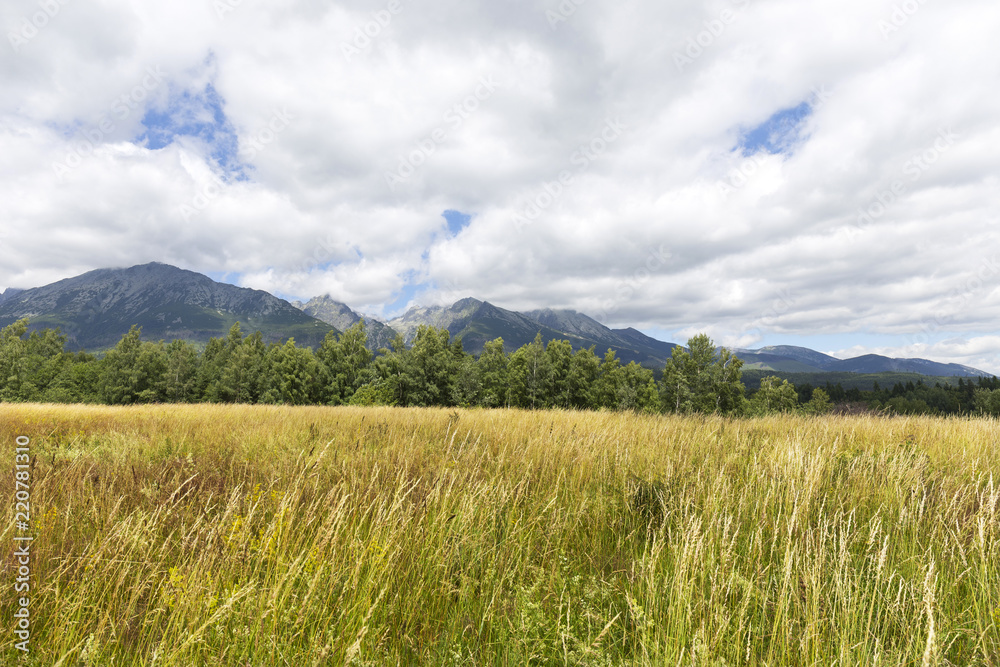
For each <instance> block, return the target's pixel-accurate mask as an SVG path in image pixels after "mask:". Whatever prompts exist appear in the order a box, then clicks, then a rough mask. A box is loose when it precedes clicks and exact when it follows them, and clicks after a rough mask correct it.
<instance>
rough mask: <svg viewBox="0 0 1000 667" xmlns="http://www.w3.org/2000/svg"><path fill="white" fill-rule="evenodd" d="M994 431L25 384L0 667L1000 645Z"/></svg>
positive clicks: (696, 660) (971, 423)
mask: <svg viewBox="0 0 1000 667" xmlns="http://www.w3.org/2000/svg"><path fill="white" fill-rule="evenodd" d="M998 426H1000V425H998V422H996V421H989V420H959V419H951V420H944V419H930V418H910V419H902V418H900V419H877V418H871V417H827V418H805V417H773V418H762V419H756V420H742V421H740V420H728V419H723V418H713V417H709V418H679V417H653V416H637V415H632V414H613V413H574V412H534V413H533V412H520V411H502V410H500V411H449V410H429V409H393V408H384V409H382V408H364V409H362V408H282V407H226V406H208V405H199V406H155V407H136V408H108V407H81V406H72V407H67V406H36V405H2V406H0V436H2V438H3V442H4V443H5V445H4V447H5V448H4V450H3V451H4V452H6V453H5V454H4V456H6V457H7V461H6V462H5V463H4V470H6V471H7V472H6V473H5V474H4V475H3V477H2V479H0V491H2V493H3V497H4V498H6V499H9V502H8V506H7V508H6V509H7V521H6V522H5V523H4V527H3V530H2V536H0V549H2V552H0V553H3V561H2V562H3V563H4V567H3V572H2V576H0V589H2V591H3V593H2V594H0V610H2V617H3V619H4V622H5V623H7V624H8V627H7V628H4V629H3V644H2V648H0V664H4V665H14V664H35V665H45V666H47V667H48V666H51V665H73V666H76V665H101V666H105V665H154V664H155V665H184V666H187V665H220V666H221V665H226V666H230V665H290V666H293V667H298V666H300V665H344V664H349V665H380V666H381V665H397V664H400V665H412V664H426V665H532V664H534V665H618V664H626V665H676V664H682V665H689V664H691V665H831V664H838V665H873V664H879V665H937V664H955V665H1000V507H998V505H1000V502H998V501H1000V445H998V443H997V437H998V435H1000V428H998ZM20 435H24V436H28V437H30V438H31V445H30V448H31V452H32V454H33V456H34V458H33V462H34V463H33V467H32V470H31V481H30V486H31V490H30V494H31V501H30V502H31V524H32V528H31V532H32V534H33V535H35V536H36V539H35V541H34V542H33V544H32V552H33V561H32V564H31V584H32V591H31V604H30V609H31V613H32V634H31V648H32V652H31V654H30V656H31V657H30V659H29V660H27V661H20V660H19V659H18V657H19V651H17V650H16V649H15V648H14V647H13V644H14V641H16V640H15V639H13V638H12V637H13V634H12V631H13V627H14V624H13V620H12V616H13V613H14V611H15V609H16V607H15V605H16V604H17V603H16V598H17V596H16V594H15V593H14V592H13V591H14V585H15V577H16V570H17V565H16V561H15V558H14V556H13V551H14V548H15V547H14V544H15V543H14V541H13V538H14V536H15V535H17V534H18V532H17V530H16V529H15V525H14V514H15V508H14V491H15V486H14V447H15V444H14V443H15V437H16V436H20Z"/></svg>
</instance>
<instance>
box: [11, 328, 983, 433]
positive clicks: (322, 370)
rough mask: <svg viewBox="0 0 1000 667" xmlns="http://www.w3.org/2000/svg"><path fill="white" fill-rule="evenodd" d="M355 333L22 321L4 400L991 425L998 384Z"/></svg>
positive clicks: (432, 333) (711, 350)
mask: <svg viewBox="0 0 1000 667" xmlns="http://www.w3.org/2000/svg"><path fill="white" fill-rule="evenodd" d="M365 340H366V338H365V329H364V323H363V322H359V323H358V324H356V325H355V326H353V327H351V328H350V329H348V330H347V331H345V332H343V333H342V334H340V335H334V334H332V333H331V334H328V335H327V336H326V338H325V339H324V340H323V342H322V343H321V344H320V345H319V346H318V347H317V348H316V349H315V350H313V349H311V348H309V347H304V346H299V345H296V343H295V340H294V339H289V340H287V341H286V342H284V343H265V342H264V340H263V337H262V335H261V334H260V332H255V333H253V334H249V335H244V334H243V331H242V329H241V327H240V325H239V324H238V323H237V324H235V325H234V326H233V327H232V329H230V331H229V333H228V335H227V336H226V337H224V338H212V339H211V340H210V341H209V342H208V344H207V345H206V346H205V347H204V349H199V348H198V347H196V346H195V345H194V344H192V343H190V342H187V341H184V340H173V341H171V342H169V343H167V342H164V341H158V342H152V341H144V340H142V332H141V329H140V328H138V327H132V329H131V330H130V331H129V332H128V333H127V334H125V335H124V336H123V337H122V338H121V340H120V341H119V342H118V344H117V345H116V346H115V347H114V348H113V349H111V350H108V351H107V352H106V353H105V354H103V355H95V354H89V353H86V352H72V351H69V350H68V349H67V336H66V335H64V334H62V333H61V332H60V331H59V330H58V329H42V330H40V331H33V332H31V333H30V334H29V333H28V320H27V319H23V320H19V321H18V322H15V323H14V324H12V325H10V326H8V327H6V328H4V329H2V330H0V401H7V402H48V403H101V404H107V405H131V404H149V403H202V402H207V403H241V404H256V403H261V404H284V405H395V406H425V407H426V406H441V407H485V408H499V407H514V408H527V409H546V408H561V409H575V410H600V409H607V410H634V411H639V412H646V413H658V412H670V413H681V414H692V413H694V414H698V413H701V414H708V413H719V414H726V415H734V416H738V415H760V414H767V413H774V412H803V413H807V414H821V413H825V412H830V411H833V410H837V411H842V412H843V411H854V412H857V411H875V412H885V413H894V414H942V415H948V414H987V415H994V416H995V415H1000V380H997V378H995V377H994V378H979V379H978V381H976V382H974V381H972V380H969V381H964V380H962V379H960V380H959V381H958V384H957V385H952V384H950V383H944V384H942V383H940V382H937V383H935V384H934V386H930V385H928V384H925V383H924V382H923V381H922V380H918V381H917V382H916V383H913V382H908V383H907V384H905V385H904V384H903V383H896V384H895V386H893V387H892V388H889V387H885V388H883V387H880V386H879V385H878V383H875V386H874V387H873V388H872V390H870V391H864V390H860V389H857V388H851V389H847V390H845V389H844V388H843V387H842V386H841V385H840V384H830V383H827V384H826V386H824V387H815V388H814V387H812V386H810V385H808V384H802V385H800V386H798V387H796V386H795V385H793V384H791V383H789V382H788V381H787V380H782V379H780V378H779V377H777V376H767V377H764V378H763V379H761V381H760V386H759V388H757V389H755V390H754V391H752V392H748V391H747V389H746V387H745V385H744V383H743V382H742V379H741V375H742V366H743V362H742V361H741V360H740V359H739V358H737V357H736V356H735V355H733V354H732V353H731V352H730V351H729V350H727V349H726V348H717V347H716V346H715V344H714V343H713V342H712V340H711V339H710V338H709V337H708V336H707V335H705V334H699V335H697V336H694V337H693V338H691V339H690V340H688V342H687V346H686V348H681V347H678V348H676V349H675V350H674V353H673V357H672V358H671V359H669V360H668V361H667V363H666V365H665V366H664V368H663V369H657V371H656V372H654V370H652V369H649V368H646V367H643V366H640V365H638V364H636V363H635V362H630V363H628V364H622V363H621V361H620V360H619V359H618V358H617V357H616V356H615V353H614V352H613V351H612V350H608V351H607V352H606V353H605V354H604V355H603V356H599V355H598V354H597V353H596V352H595V351H594V348H593V347H591V348H584V349H577V350H574V349H573V347H572V345H571V343H570V342H569V341H567V340H551V341H549V342H548V343H543V341H542V339H541V336H537V337H536V338H535V340H534V341H533V342H532V343H529V344H526V345H523V346H522V347H520V348H518V349H517V350H514V351H513V352H509V353H508V352H507V351H505V348H504V342H503V339H501V338H497V339H495V340H493V341H490V342H489V343H487V344H486V345H485V347H484V349H483V351H482V353H481V354H480V355H479V356H478V357H476V356H474V355H471V354H469V353H467V352H466V351H465V350H464V349H463V348H462V342H461V340H451V337H450V335H449V333H448V331H447V330H445V329H438V328H435V327H431V326H421V327H420V328H419V329H418V331H417V333H416V335H415V337H414V339H413V341H412V344H410V345H407V344H405V343H404V341H403V339H402V337H401V336H397V337H396V339H395V340H394V341H393V343H392V346H391V347H390V348H384V349H381V350H378V351H372V350H369V349H368V348H367V347H366V345H365Z"/></svg>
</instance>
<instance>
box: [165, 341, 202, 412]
mask: <svg viewBox="0 0 1000 667" xmlns="http://www.w3.org/2000/svg"><path fill="white" fill-rule="evenodd" d="M165 354H166V360H167V365H166V371H165V373H164V392H163V393H164V397H165V399H166V400H167V401H169V402H171V403H190V402H193V401H196V400H197V399H198V395H197V386H198V385H197V382H198V363H199V358H198V350H197V349H195V347H194V345H192V344H191V343H189V342H187V341H184V340H172V341H170V343H169V344H168V345H167V347H166V350H165Z"/></svg>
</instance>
